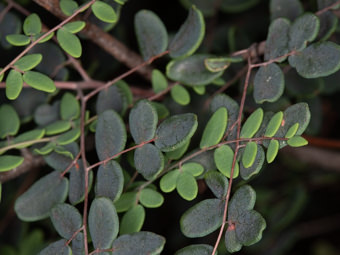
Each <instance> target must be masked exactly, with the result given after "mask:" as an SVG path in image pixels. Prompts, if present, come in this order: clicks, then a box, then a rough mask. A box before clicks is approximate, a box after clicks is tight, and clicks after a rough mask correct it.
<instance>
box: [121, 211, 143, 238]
mask: <svg viewBox="0 0 340 255" xmlns="http://www.w3.org/2000/svg"><path fill="white" fill-rule="evenodd" d="M144 220H145V210H144V207H143V206H141V205H136V206H134V207H132V208H130V209H129V210H128V211H127V212H126V213H125V214H124V215H123V217H122V220H121V222H120V228H119V234H120V235H124V234H131V233H134V232H139V231H140V230H141V228H142V226H143V223H144Z"/></svg>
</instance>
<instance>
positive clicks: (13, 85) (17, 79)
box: [6, 69, 24, 100]
mask: <svg viewBox="0 0 340 255" xmlns="http://www.w3.org/2000/svg"><path fill="white" fill-rule="evenodd" d="M23 84H24V81H23V79H22V75H21V73H20V72H18V71H16V70H14V69H12V70H11V71H9V74H8V76H7V78H6V96H7V98H8V99H11V100H14V99H16V98H17V97H18V96H19V94H20V92H21V90H22V86H23Z"/></svg>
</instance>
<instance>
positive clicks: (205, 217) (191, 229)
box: [180, 198, 224, 238]
mask: <svg viewBox="0 0 340 255" xmlns="http://www.w3.org/2000/svg"><path fill="white" fill-rule="evenodd" d="M223 207H224V203H223V202H222V201H221V200H220V199H216V198H215V199H206V200H203V201H201V202H199V203H197V204H195V205H194V206H193V207H191V208H190V209H189V210H187V211H186V212H185V213H184V214H183V215H182V217H181V220H180V225H181V230H182V233H183V234H184V235H185V236H187V237H190V238H195V237H202V236H206V235H208V234H210V233H212V232H214V231H215V230H216V229H218V228H219V227H220V226H221V224H222V218H223ZM211 208H214V210H211Z"/></svg>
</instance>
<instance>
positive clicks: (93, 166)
mask: <svg viewBox="0 0 340 255" xmlns="http://www.w3.org/2000/svg"><path fill="white" fill-rule="evenodd" d="M153 141H155V138H153V139H151V140H148V141H145V142H142V143H140V144H137V145H135V146H133V147H130V148H128V149H125V150H123V151H121V152H118V153H117V154H115V155H113V156H111V157H109V158H106V159H104V160H102V161H99V162H97V163H95V164H93V165H91V166H89V167H88V168H87V169H88V170H91V169H93V168H95V167H97V166H100V165H102V164H106V163H107V162H109V161H110V160H112V159H114V158H117V157H119V156H120V155H122V154H124V153H127V152H129V151H132V150H135V149H137V148H140V147H143V146H144V145H145V144H148V143H151V142H153Z"/></svg>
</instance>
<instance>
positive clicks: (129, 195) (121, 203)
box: [114, 192, 137, 213]
mask: <svg viewBox="0 0 340 255" xmlns="http://www.w3.org/2000/svg"><path fill="white" fill-rule="evenodd" d="M136 203H137V192H126V193H123V194H122V195H121V196H120V198H119V199H118V200H117V201H116V202H115V203H114V205H115V207H116V210H117V212H118V213H120V212H126V211H127V210H129V209H130V208H131V207H132V206H133V205H135V204H136Z"/></svg>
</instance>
